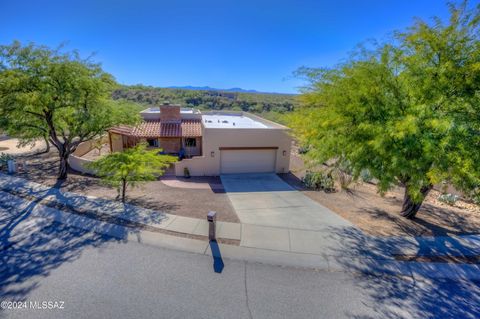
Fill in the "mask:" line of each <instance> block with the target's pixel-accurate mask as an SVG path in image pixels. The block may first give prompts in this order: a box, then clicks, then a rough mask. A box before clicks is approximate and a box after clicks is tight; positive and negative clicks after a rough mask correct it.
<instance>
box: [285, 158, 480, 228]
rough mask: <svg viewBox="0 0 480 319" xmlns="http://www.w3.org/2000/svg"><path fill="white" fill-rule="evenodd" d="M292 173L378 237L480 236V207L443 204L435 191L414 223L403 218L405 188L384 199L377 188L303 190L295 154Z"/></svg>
mask: <svg viewBox="0 0 480 319" xmlns="http://www.w3.org/2000/svg"><path fill="white" fill-rule="evenodd" d="M291 170H292V173H290V174H283V175H282V176H281V177H282V178H283V179H284V180H285V181H287V182H288V183H289V184H291V185H292V186H294V187H296V188H297V189H299V190H301V191H302V192H303V193H304V194H305V195H306V196H308V197H310V198H311V199H313V200H315V201H317V202H318V203H320V204H322V205H324V206H326V207H328V208H330V209H331V210H332V211H334V212H336V213H337V214H338V215H340V216H342V217H343V218H345V219H347V220H349V221H350V222H352V223H353V224H355V225H357V226H358V227H360V228H361V229H362V230H363V231H365V232H366V233H368V234H371V235H375V236H403V235H408V236H446V235H462V234H478V233H480V207H479V206H478V205H474V204H471V203H468V202H465V201H463V200H459V201H457V202H456V203H455V205H454V206H450V205H448V204H445V203H443V202H440V201H439V200H438V199H437V197H438V195H440V193H439V192H438V191H435V190H433V191H431V192H430V194H429V196H428V197H427V198H426V200H425V202H424V204H423V205H422V208H421V209H420V211H419V212H418V214H417V217H416V218H415V219H413V220H408V219H405V218H403V217H401V216H400V215H399V212H400V209H401V206H402V199H403V189H402V188H400V187H397V188H395V189H393V190H392V191H390V192H387V193H386V194H385V196H383V197H382V196H380V194H378V192H377V188H376V186H375V185H372V184H368V183H360V184H354V185H352V187H351V190H350V192H345V191H340V192H334V193H325V192H323V191H312V190H306V189H304V188H303V185H302V183H301V182H300V179H301V177H303V175H304V173H305V168H304V164H303V161H302V160H301V158H300V157H299V156H298V155H297V154H295V153H294V154H292V158H291Z"/></svg>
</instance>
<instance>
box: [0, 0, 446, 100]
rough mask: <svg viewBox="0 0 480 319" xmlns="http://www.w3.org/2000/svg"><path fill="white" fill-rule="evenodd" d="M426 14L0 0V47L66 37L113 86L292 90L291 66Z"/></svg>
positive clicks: (372, 2)
mask: <svg viewBox="0 0 480 319" xmlns="http://www.w3.org/2000/svg"><path fill="white" fill-rule="evenodd" d="M433 16H439V17H441V18H445V17H447V16H448V10H447V8H446V5H445V2H444V1H443V0H418V1H413V0H398V1H397V0H395V1H394V0H362V1H354V0H350V1H347V0H331V1H324V0H308V1H307V0H305V1H303V0H296V1H295V0H288V1H287V0H285V1H283V0H275V1H270V0H254V1H252V0H238V1H232V0H219V1H212V0H169V1H163V0H157V1H153V0H135V1H123V0H116V1H114V0H104V1H102V0H96V1H95V0H82V1H73V0H70V1H68V0H63V1H44V0H36V1H22V0H0V44H9V43H11V42H12V41H13V40H19V41H21V42H25V43H27V42H35V43H37V44H43V45H48V46H51V47H56V46H58V45H59V44H60V43H67V49H72V50H73V49H77V50H79V52H80V53H81V54H82V55H83V56H85V57H87V56H89V55H90V54H91V53H95V55H94V60H95V61H97V62H100V63H102V66H103V69H104V70H105V71H107V72H109V73H111V74H113V76H114V77H115V78H116V79H117V81H118V82H120V83H122V84H139V83H141V84H145V85H152V86H160V87H167V86H184V85H192V86H211V87H215V88H231V87H240V88H243V89H255V90H258V91H263V92H279V93H296V92H297V91H298V87H299V86H301V85H302V82H301V80H300V79H298V78H295V77H294V76H293V72H294V71H295V70H296V69H297V68H299V67H301V66H308V67H328V66H333V65H335V64H336V63H338V62H340V61H341V60H342V59H345V58H346V57H348V54H349V52H351V51H352V49H354V47H355V46H356V45H357V44H359V43H361V42H364V41H366V40H369V39H377V40H385V39H388V37H389V36H390V35H391V34H392V32H393V31H394V30H398V29H403V28H405V27H407V26H409V25H410V24H411V23H412V21H413V18H414V17H418V18H422V19H426V20H428V19H430V18H431V17H433Z"/></svg>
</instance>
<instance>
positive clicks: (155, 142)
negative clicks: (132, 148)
mask: <svg viewBox="0 0 480 319" xmlns="http://www.w3.org/2000/svg"><path fill="white" fill-rule="evenodd" d="M147 142H148V146H151V147H158V140H157V139H147Z"/></svg>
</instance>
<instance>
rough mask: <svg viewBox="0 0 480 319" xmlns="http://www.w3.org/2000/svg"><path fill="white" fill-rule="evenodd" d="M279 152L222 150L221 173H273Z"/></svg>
mask: <svg viewBox="0 0 480 319" xmlns="http://www.w3.org/2000/svg"><path fill="white" fill-rule="evenodd" d="M276 153H277V150H274V149H252V150H248V149H247V150H245V149H243V150H222V151H220V172H221V173H222V174H233V173H272V172H274V171H275V157H276Z"/></svg>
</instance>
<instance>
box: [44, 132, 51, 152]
mask: <svg viewBox="0 0 480 319" xmlns="http://www.w3.org/2000/svg"><path fill="white" fill-rule="evenodd" d="M43 139H44V140H45V146H46V147H45V153H48V152H50V142H49V141H48V137H46V136H44V137H43Z"/></svg>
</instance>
